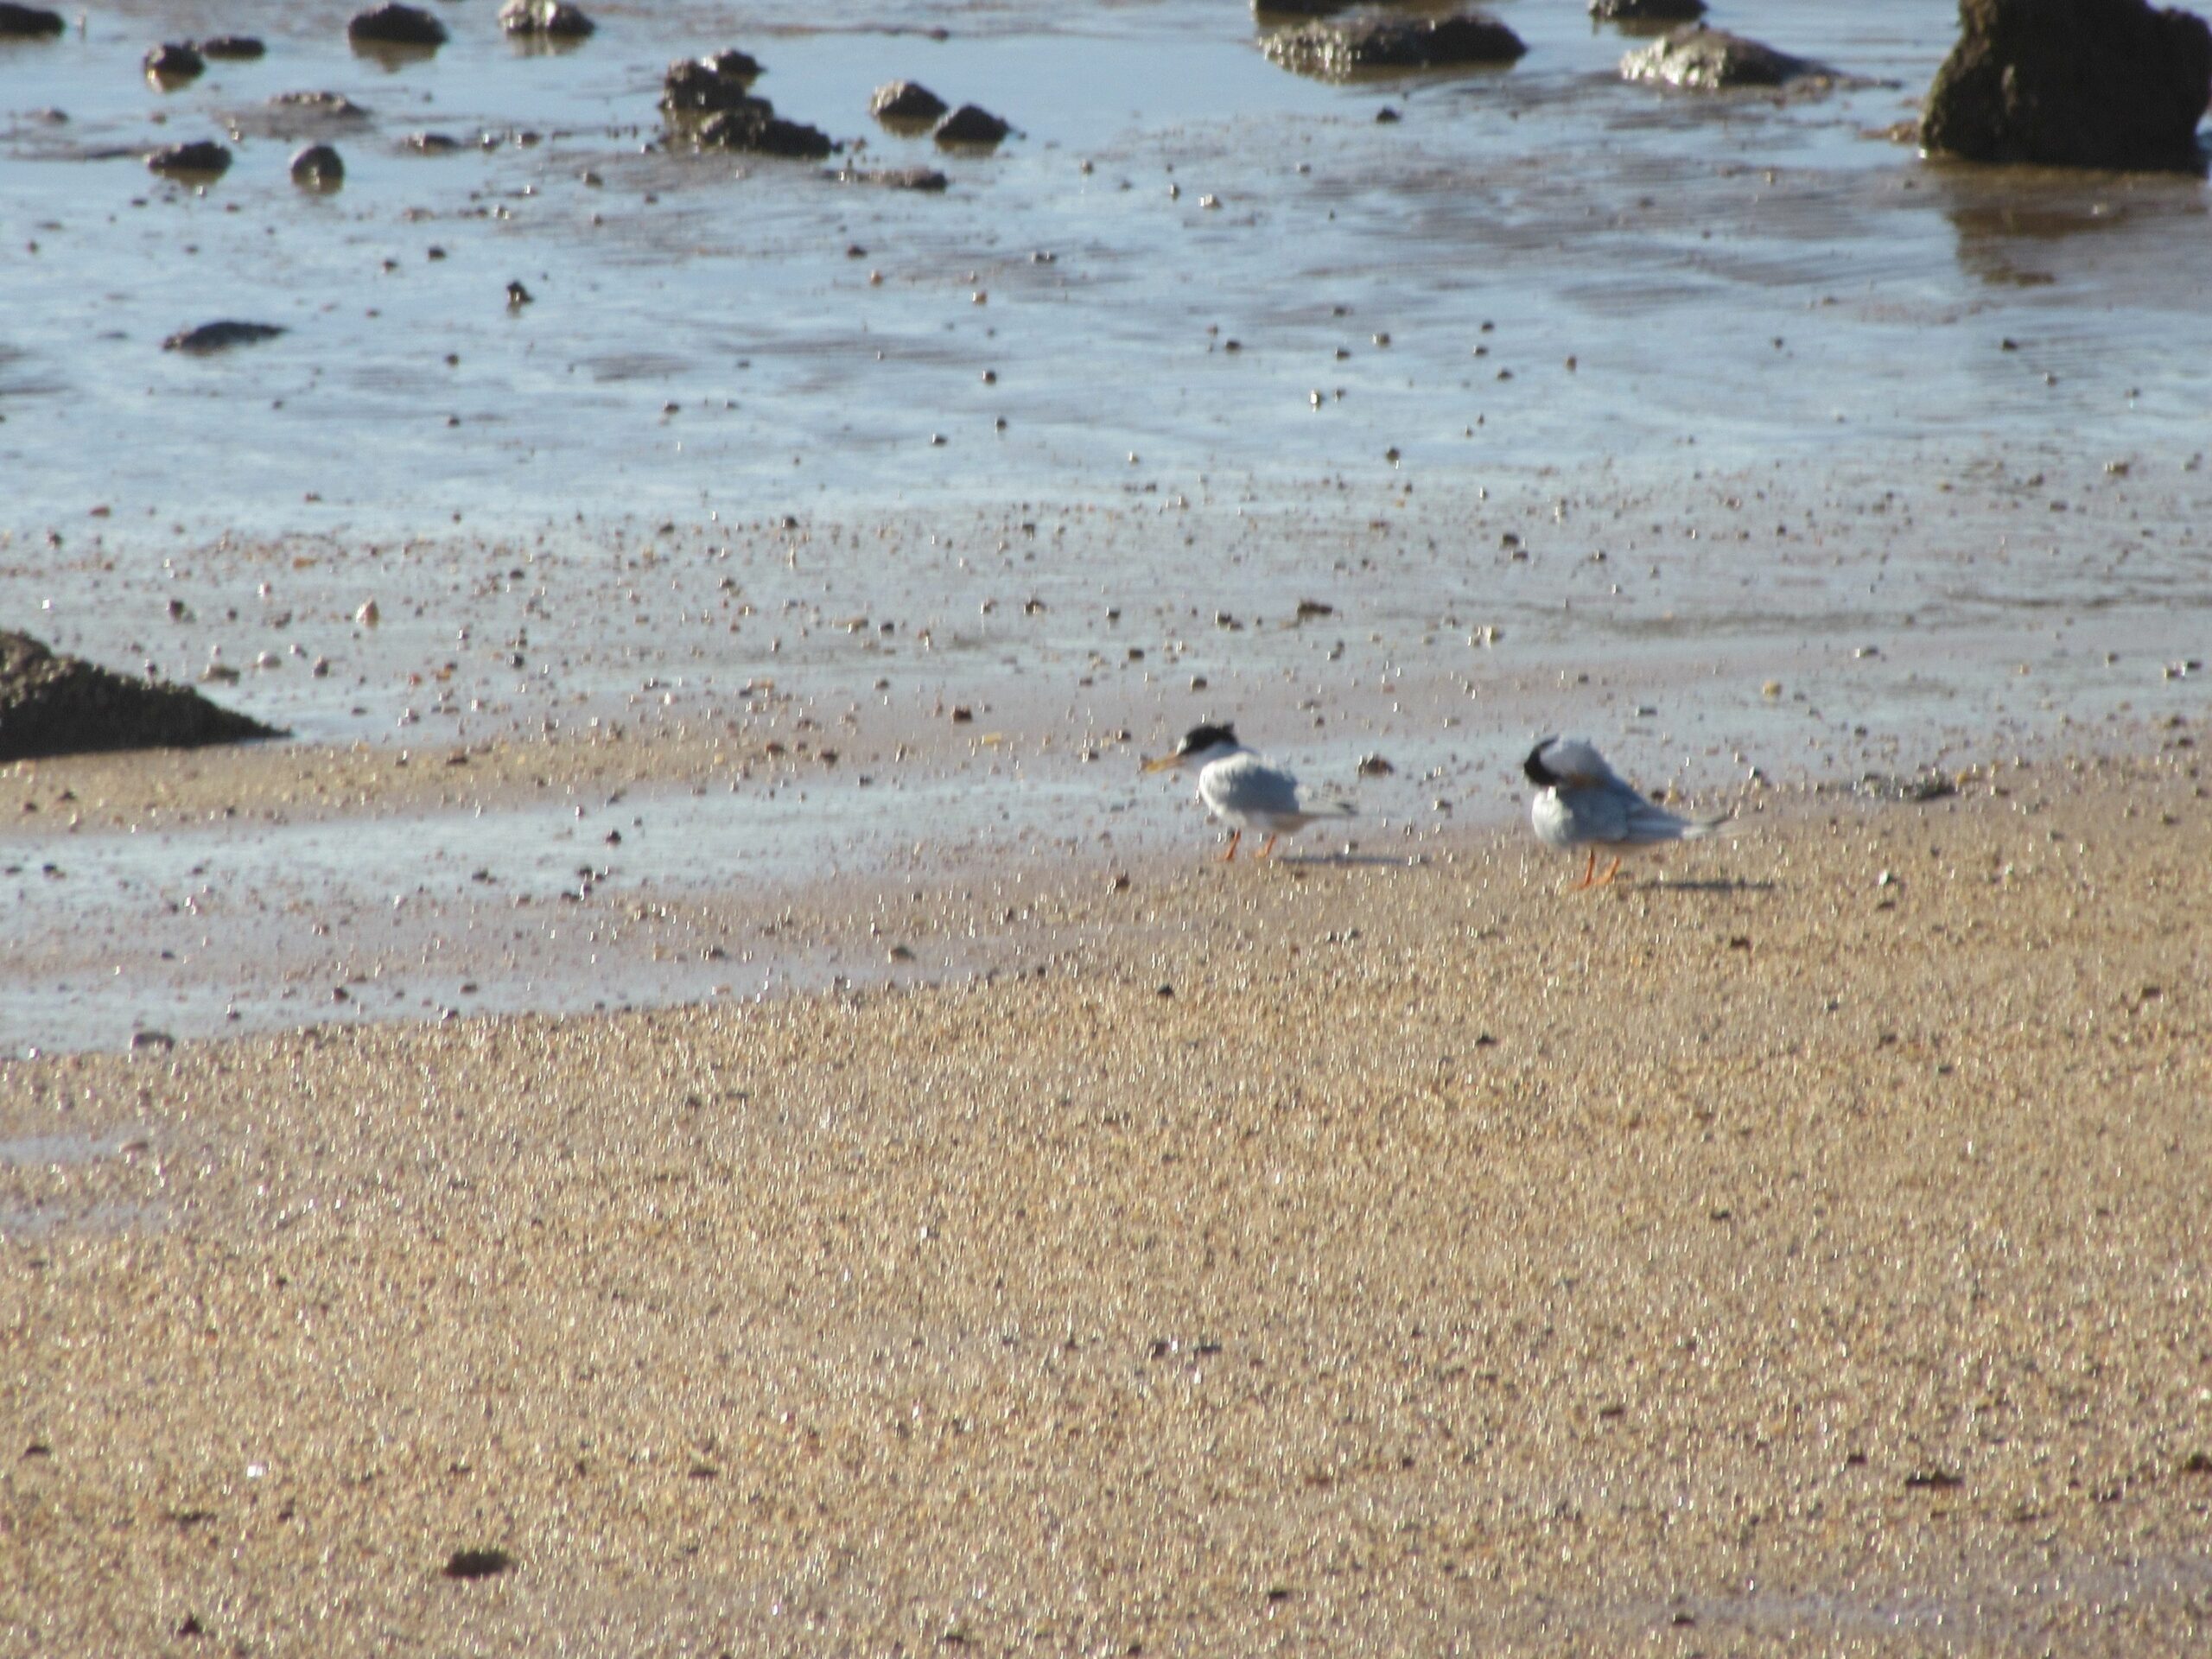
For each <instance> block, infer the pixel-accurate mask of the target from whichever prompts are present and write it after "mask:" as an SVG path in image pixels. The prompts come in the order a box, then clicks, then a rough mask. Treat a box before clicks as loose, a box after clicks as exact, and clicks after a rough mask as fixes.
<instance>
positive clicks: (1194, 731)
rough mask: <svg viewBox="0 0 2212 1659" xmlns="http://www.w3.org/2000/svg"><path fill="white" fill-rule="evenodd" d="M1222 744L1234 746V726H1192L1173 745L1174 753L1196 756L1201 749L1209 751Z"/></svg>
mask: <svg viewBox="0 0 2212 1659" xmlns="http://www.w3.org/2000/svg"><path fill="white" fill-rule="evenodd" d="M1223 743H1228V744H1231V745H1236V728H1235V727H1234V726H1193V727H1192V728H1191V729H1190V730H1189V731H1187V732H1185V733H1184V734H1183V736H1182V741H1179V743H1177V744H1176V745H1175V753H1178V754H1196V753H1198V752H1199V751H1200V750H1202V749H1211V748H1213V747H1216V746H1217V745H1219V744H1223ZM1237 747H1242V746H1241V745H1237Z"/></svg>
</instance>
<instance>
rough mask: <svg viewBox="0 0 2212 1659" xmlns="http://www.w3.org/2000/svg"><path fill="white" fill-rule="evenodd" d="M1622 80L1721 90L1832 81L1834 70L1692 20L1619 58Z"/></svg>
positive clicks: (1696, 89)
mask: <svg viewBox="0 0 2212 1659" xmlns="http://www.w3.org/2000/svg"><path fill="white" fill-rule="evenodd" d="M1621 76H1622V79H1626V80H1649V81H1656V82H1658V83H1659V84H1660V85H1662V86H1679V87H1681V88H1682V89H1684V90H1685V91H1688V92H1726V91H1728V90H1730V89H1731V88H1733V87H1738V86H1788V85H1789V83H1790V82H1791V81H1794V80H1802V79H1808V78H1816V79H1823V80H1830V81H1833V80H1834V79H1835V78H1836V75H1835V71H1834V70H1833V69H1830V68H1828V67H1827V66H1826V65H1823V64H1818V63H1814V62H1812V61H1810V60H1808V59H1805V58H1793V57H1791V56H1790V55H1789V54H1788V53H1787V52H1777V51H1776V50H1775V49H1774V48H1772V47H1770V46H1764V45H1762V44H1760V43H1759V42H1758V41H1747V40H1745V38H1744V37H1743V36H1742V35H1731V34H1729V33H1728V32H1727V30H1726V29H1707V27H1706V26H1705V25H1704V24H1703V23H1692V24H1690V25H1689V26H1688V28H1685V29H1676V30H1675V32H1674V33H1673V34H1671V35H1668V36H1667V37H1666V39H1664V40H1662V41H1653V42H1652V43H1651V44H1650V45H1649V46H1646V47H1640V48H1637V50H1636V51H1633V52H1631V53H1630V54H1628V55H1627V56H1626V57H1624V58H1623V59H1622V60H1621Z"/></svg>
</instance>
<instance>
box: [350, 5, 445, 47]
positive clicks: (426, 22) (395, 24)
mask: <svg viewBox="0 0 2212 1659" xmlns="http://www.w3.org/2000/svg"><path fill="white" fill-rule="evenodd" d="M346 39H347V40H348V41H352V42H353V44H354V45H355V46H398V47H412V48H416V50H419V51H424V52H435V51H436V50H437V49H438V48H440V47H442V46H443V45H444V44H445V43H446V26H445V25H444V24H443V23H442V22H439V21H438V20H437V19H436V18H435V17H433V16H430V14H429V12H427V11H424V10H421V9H420V8H419V7H416V6H403V5H400V4H398V3H397V0H386V3H385V4H383V5H381V6H372V7H370V8H369V9H368V10H366V11H359V12H355V13H354V14H353V16H352V17H351V18H350V19H348V20H347V22H346Z"/></svg>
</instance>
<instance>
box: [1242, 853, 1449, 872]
mask: <svg viewBox="0 0 2212 1659" xmlns="http://www.w3.org/2000/svg"><path fill="white" fill-rule="evenodd" d="M1215 862H1217V863H1219V862H1222V861H1221V860H1218V859H1217V860H1216V861H1215ZM1237 862H1238V863H1240V864H1241V863H1247V862H1249V863H1254V864H1280V865H1281V866H1282V867H1283V868H1285V869H1287V870H1350V869H1359V868H1384V867H1388V868H1392V869H1400V870H1402V869H1405V868H1408V864H1407V861H1406V855H1404V854H1403V853H1397V854H1391V853H1270V854H1269V855H1268V856H1267V857H1265V858H1255V859H1251V860H1245V859H1239V860H1237Z"/></svg>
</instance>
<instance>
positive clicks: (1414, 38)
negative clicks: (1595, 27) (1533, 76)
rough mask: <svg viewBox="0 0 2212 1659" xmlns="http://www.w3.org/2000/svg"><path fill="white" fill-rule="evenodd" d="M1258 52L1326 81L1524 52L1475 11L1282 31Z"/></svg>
mask: <svg viewBox="0 0 2212 1659" xmlns="http://www.w3.org/2000/svg"><path fill="white" fill-rule="evenodd" d="M1260 49H1261V50H1262V52H1264V53H1266V54H1268V58H1269V59H1270V60H1273V61H1274V62H1275V63H1278V64H1280V65H1281V66H1282V67H1284V68H1286V69H1288V70H1291V71H1293V72H1294V73H1298V74H1301V75H1315V76H1319V78H1321V79H1325V80H1344V79H1350V78H1351V76H1354V75H1358V74H1367V73H1378V72H1382V71H1393V70H1411V69H1450V68H1462V67H1480V66H1483V65H1491V64H1500V65H1502V64H1509V63H1513V62H1515V61H1516V60H1519V58H1520V57H1521V55H1522V54H1523V53H1525V52H1526V51H1527V50H1528V49H1529V48H1527V47H1526V46H1525V45H1523V44H1522V41H1521V37H1520V36H1519V35H1516V34H1515V33H1514V32H1513V31H1512V30H1511V29H1508V28H1507V27H1506V26H1505V25H1504V24H1503V23H1501V22H1497V20H1496V19H1495V18H1492V17H1488V16H1484V15H1483V14H1482V13H1481V12H1479V11H1462V12H1458V13H1455V14H1453V15H1452V16H1449V17H1369V16H1362V17H1351V18H1347V19H1345V20H1344V21H1342V22H1338V21H1337V20H1335V19H1329V20H1326V21H1324V22H1313V23H1306V24H1305V25H1303V26H1302V27H1300V28H1298V29H1282V30H1281V31H1279V32H1278V33H1276V34H1273V35H1268V36H1267V37H1266V38H1265V39H1264V40H1262V41H1261V42H1260Z"/></svg>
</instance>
